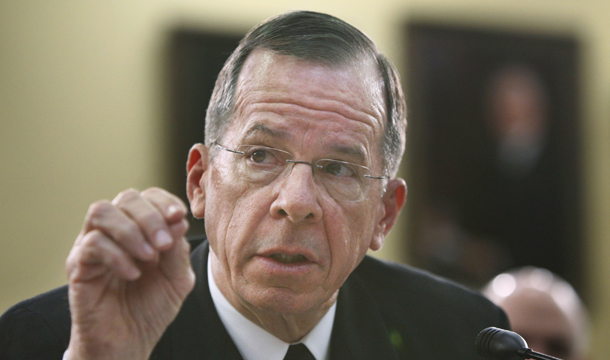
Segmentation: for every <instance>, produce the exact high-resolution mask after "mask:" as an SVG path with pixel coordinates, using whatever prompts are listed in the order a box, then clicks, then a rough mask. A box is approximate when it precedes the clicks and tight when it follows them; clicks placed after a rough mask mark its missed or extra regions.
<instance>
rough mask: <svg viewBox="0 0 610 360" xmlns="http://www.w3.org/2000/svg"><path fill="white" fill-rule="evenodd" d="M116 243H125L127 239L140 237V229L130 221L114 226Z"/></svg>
mask: <svg viewBox="0 0 610 360" xmlns="http://www.w3.org/2000/svg"><path fill="white" fill-rule="evenodd" d="M115 229H116V234H117V235H116V237H117V238H116V239H114V240H115V241H116V242H123V243H124V242H126V241H127V239H134V238H138V237H139V235H140V233H141V232H140V227H139V226H138V225H136V224H135V223H134V222H132V221H124V222H122V223H121V224H117V225H116V228H115Z"/></svg>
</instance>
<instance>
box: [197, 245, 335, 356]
mask: <svg viewBox="0 0 610 360" xmlns="http://www.w3.org/2000/svg"><path fill="white" fill-rule="evenodd" d="M211 251H212V250H211V249H210V252H211ZM210 260H211V259H210V256H208V284H209V287H210V293H211V294H212V301H213V302H214V306H215V307H216V311H217V312H218V315H219V316H220V320H221V321H222V323H223V325H224V326H225V328H226V329H227V332H228V333H229V335H230V336H231V339H233V342H234V343H235V345H236V346H237V349H238V350H239V352H240V353H241V356H242V357H243V358H244V360H283V359H284V356H285V355H286V352H287V351H288V346H289V345H290V344H289V343H286V342H284V341H282V340H280V339H278V338H277V337H275V336H274V335H272V334H270V333H269V332H267V331H266V330H265V329H263V328H261V327H260V326H258V325H256V324H254V323H253V322H252V321H250V320H248V319H247V318H246V317H245V316H243V315H242V314H240V313H239V311H237V309H235V308H234V307H233V305H231V303H229V301H228V300H227V299H226V298H225V296H224V295H223V294H222V292H221V291H220V289H218V286H217V285H216V282H215V281H214V277H213V276H212V266H211V261H210ZM336 309H337V303H336V302H335V303H334V304H333V306H331V307H330V309H328V312H327V313H326V315H324V317H322V319H321V320H320V322H318V324H317V325H316V326H315V327H314V328H313V329H312V330H311V331H310V332H309V334H307V335H305V337H304V338H303V339H302V340H301V342H302V343H304V344H305V345H306V346H307V348H308V349H309V351H310V352H311V353H312V355H313V356H314V357H315V358H316V360H328V359H329V347H330V336H331V332H332V329H333V324H334V322H335V311H336Z"/></svg>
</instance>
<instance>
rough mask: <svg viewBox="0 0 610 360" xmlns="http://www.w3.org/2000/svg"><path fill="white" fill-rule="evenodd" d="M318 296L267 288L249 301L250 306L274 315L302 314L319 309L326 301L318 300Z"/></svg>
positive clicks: (285, 289)
mask: <svg viewBox="0 0 610 360" xmlns="http://www.w3.org/2000/svg"><path fill="white" fill-rule="evenodd" d="M320 297H321V296H320V295H316V294H312V293H306V294H301V293H296V292H295V291H294V290H292V289H287V288H268V289H266V290H264V292H263V293H262V294H261V295H260V296H257V297H255V298H254V299H252V301H249V302H250V303H251V304H252V305H254V306H255V307H257V308H258V309H260V310H262V311H265V312H272V313H276V314H286V315H290V314H302V313H307V312H309V311H311V310H312V309H319V308H320V304H321V303H324V302H326V300H328V299H320Z"/></svg>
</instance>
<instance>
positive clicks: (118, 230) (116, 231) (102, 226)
mask: <svg viewBox="0 0 610 360" xmlns="http://www.w3.org/2000/svg"><path fill="white" fill-rule="evenodd" d="M162 223H163V225H164V224H165V222H163V221H162ZM93 230H99V231H101V232H103V233H104V234H105V235H106V236H107V237H108V238H110V239H112V240H114V241H115V242H116V243H117V244H118V246H120V247H121V248H123V249H124V250H125V251H127V252H128V253H129V254H130V255H131V256H134V257H136V258H137V259H140V260H143V261H152V260H155V259H156V258H157V252H156V251H155V250H154V249H153V248H152V246H151V245H150V244H149V243H148V241H147V239H146V235H145V234H144V233H143V232H142V230H141V229H140V226H139V225H138V224H137V223H136V222H135V221H134V220H133V219H132V218H131V217H129V216H128V215H127V214H126V213H125V212H123V211H122V210H121V209H119V208H118V207H117V206H115V205H113V204H111V203H110V202H108V201H99V202H96V203H94V204H92V205H91V206H90V207H89V211H88V212H87V216H86V217H85V225H84V227H83V232H82V235H83V236H84V235H85V234H87V233H89V232H91V231H93ZM78 241H79V240H78V239H77V242H78Z"/></svg>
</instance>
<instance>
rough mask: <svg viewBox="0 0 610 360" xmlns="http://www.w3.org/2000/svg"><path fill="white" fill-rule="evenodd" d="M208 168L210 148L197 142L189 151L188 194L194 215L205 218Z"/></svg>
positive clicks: (187, 167) (187, 166)
mask: <svg viewBox="0 0 610 360" xmlns="http://www.w3.org/2000/svg"><path fill="white" fill-rule="evenodd" d="M207 169H208V148H207V146H205V145H203V144H195V145H193V147H192V148H191V150H190V151H189V157H188V160H187V162H186V171H187V177H186V194H187V196H188V198H189V202H190V203H191V212H192V213H193V216H194V217H196V218H199V219H202V218H203V215H204V213H205V186H204V184H205V181H204V180H205V178H204V176H203V175H204V174H205V172H206V171H207Z"/></svg>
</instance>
